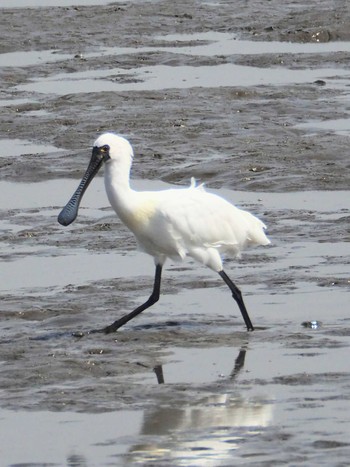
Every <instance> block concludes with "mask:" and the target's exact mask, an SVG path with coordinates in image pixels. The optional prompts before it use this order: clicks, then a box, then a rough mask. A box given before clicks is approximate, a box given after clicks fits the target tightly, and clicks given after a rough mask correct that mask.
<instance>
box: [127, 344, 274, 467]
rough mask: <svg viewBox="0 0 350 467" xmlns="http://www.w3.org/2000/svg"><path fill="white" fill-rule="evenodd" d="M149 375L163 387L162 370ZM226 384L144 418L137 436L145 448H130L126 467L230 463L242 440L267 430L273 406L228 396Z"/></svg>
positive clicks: (241, 356) (240, 363) (241, 357)
mask: <svg viewBox="0 0 350 467" xmlns="http://www.w3.org/2000/svg"><path fill="white" fill-rule="evenodd" d="M246 352H247V350H246V348H245V347H242V348H241V349H240V351H239V353H238V356H237V358H236V360H235V363H234V366H233V369H232V372H231V374H230V380H231V381H232V380H234V379H235V378H237V376H238V375H239V373H240V371H241V370H242V369H243V367H244V362H245V357H246ZM154 372H155V374H156V377H157V381H158V383H159V384H164V383H166V375H164V374H163V369H162V366H161V365H159V366H157V367H155V368H154ZM228 382H229V381H228V380H227V379H226V380H225V384H221V383H219V382H218V385H217V391H216V392H215V394H210V395H207V396H205V397H200V398H198V399H197V400H195V401H194V403H192V404H188V405H187V404H186V405H181V403H178V404H174V405H173V406H162V407H155V408H153V409H152V410H150V411H148V412H146V413H145V415H144V419H143V424H142V428H141V432H140V437H141V439H142V438H143V437H144V438H145V442H140V443H138V444H135V445H134V446H132V447H131V449H130V451H129V454H128V461H129V462H130V464H134V463H143V462H152V461H158V462H159V461H160V462H166V463H168V462H180V463H182V462H185V464H184V465H186V466H188V467H190V466H194V465H196V466H198V465H201V466H217V465H221V464H222V462H225V461H226V462H229V461H230V458H231V456H232V452H233V450H235V449H237V447H238V446H239V443H240V442H241V440H242V439H243V437H246V436H249V434H252V433H254V435H256V434H257V433H258V432H259V430H261V429H262V428H263V427H265V426H267V425H268V424H269V422H270V420H271V417H272V404H271V403H266V402H265V401H262V400H261V401H259V400H254V401H248V400H245V399H243V398H240V397H233V396H232V395H230V394H228V393H227V383H228ZM225 388H226V389H225ZM220 389H222V391H220ZM157 465H158V464H157ZM181 465H182V464H181Z"/></svg>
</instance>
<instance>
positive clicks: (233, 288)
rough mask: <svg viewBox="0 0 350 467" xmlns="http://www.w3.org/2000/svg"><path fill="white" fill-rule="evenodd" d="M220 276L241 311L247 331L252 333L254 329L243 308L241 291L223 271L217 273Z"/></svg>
mask: <svg viewBox="0 0 350 467" xmlns="http://www.w3.org/2000/svg"><path fill="white" fill-rule="evenodd" d="M219 274H220V276H221V277H222V278H223V279H224V281H225V283H226V284H227V285H228V287H229V288H230V290H231V292H232V297H233V298H234V299H235V300H236V302H237V305H238V306H239V309H240V310H241V313H242V316H243V319H244V322H245V325H246V326H247V330H248V331H254V327H253V325H252V322H251V321H250V318H249V315H248V311H247V309H246V307H245V304H244V301H243V298H242V294H241V291H240V290H239V288H238V287H237V286H236V285H235V284H234V283H233V282H232V281H231V279H230V278H229V277H228V275H227V274H226V272H225V271H224V270H222V271H219Z"/></svg>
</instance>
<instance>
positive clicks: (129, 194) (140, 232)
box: [58, 133, 270, 333]
mask: <svg viewBox="0 0 350 467" xmlns="http://www.w3.org/2000/svg"><path fill="white" fill-rule="evenodd" d="M132 159H133V150H132V147H131V145H130V143H129V142H128V141H127V140H126V139H125V138H123V137H121V136H118V135H115V134H113V133H105V134H103V135H101V136H100V137H99V138H97V140H96V141H95V143H94V146H93V149H92V156H91V160H90V163H89V166H88V168H87V170H86V172H85V175H84V176H83V178H82V180H81V182H80V184H79V186H78V188H77V190H76V191H75V193H74V194H73V196H72V198H71V199H70V200H69V201H68V203H67V205H66V206H65V207H64V208H63V209H62V211H61V213H60V214H59V216H58V222H59V223H60V224H62V225H69V224H71V223H72V222H73V221H74V220H75V218H76V217H77V214H78V209H79V204H80V201H81V199H82V197H83V194H84V192H85V190H86V188H87V187H88V185H89V183H90V182H91V180H92V179H93V177H94V176H95V175H96V174H97V172H98V170H99V168H100V167H101V165H102V163H103V162H104V163H105V188H106V192H107V196H108V199H109V202H110V203H111V206H112V207H113V209H114V210H115V212H116V213H117V214H118V216H119V217H120V219H121V220H122V222H124V224H125V225H126V226H127V227H128V228H129V229H130V230H131V231H132V233H133V234H134V236H135V237H136V240H137V243H138V245H139V247H140V249H141V250H143V251H144V252H146V253H148V254H149V255H151V256H153V258H154V262H155V266H156V272H155V278H154V286H153V291H152V293H151V295H150V297H149V299H148V300H147V301H146V302H145V303H143V304H142V305H140V306H139V307H137V308H136V309H135V310H134V311H132V312H131V313H129V314H127V315H124V316H122V317H121V318H120V319H118V320H116V321H115V322H114V323H112V324H111V325H110V326H107V327H105V328H103V329H100V330H98V331H101V332H105V333H110V332H114V331H116V330H117V329H119V328H120V327H121V326H123V325H124V324H125V323H127V322H128V321H130V320H131V319H132V318H134V317H135V316H137V315H138V314H139V313H141V312H142V311H143V310H145V309H146V308H149V307H150V306H152V305H153V304H154V303H156V302H157V301H158V299H159V295H160V283H161V274H162V267H163V265H164V262H165V260H166V259H167V258H171V259H175V260H183V259H184V258H185V257H186V256H190V257H192V258H193V259H195V260H197V261H199V262H200V263H202V264H204V265H206V266H208V267H209V268H210V269H212V270H213V271H216V272H217V273H218V274H219V275H220V276H221V277H222V279H223V280H224V281H225V283H226V284H227V285H228V287H229V288H230V290H231V292H232V296H233V298H234V299H235V300H236V302H237V304H238V306H239V309H240V311H241V313H242V316H243V319H244V322H245V324H246V326H247V329H248V331H253V329H254V327H253V324H252V322H251V320H250V318H249V315H248V312H247V309H246V307H245V304H244V301H243V298H242V294H241V292H240V290H239V289H238V287H237V286H236V285H235V284H234V283H233V282H232V281H231V279H230V278H229V277H228V276H227V274H226V273H225V271H224V270H223V266H222V259H221V254H222V253H223V254H226V255H228V256H232V257H238V256H239V255H240V252H241V251H242V250H243V249H244V248H245V247H247V246H253V245H268V244H269V243H270V241H269V239H268V238H267V237H266V235H265V233H264V229H265V228H266V226H265V225H264V224H263V223H262V222H261V221H260V220H259V219H257V218H256V217H255V216H253V215H252V214H250V213H249V212H247V211H243V210H242V209H238V208H237V207H235V206H233V205H232V204H231V203H229V202H228V201H226V200H225V199H223V198H221V197H220V196H217V195H215V194H212V193H208V192H206V191H205V190H204V188H203V186H197V187H196V186H195V183H191V186H190V187H189V188H179V189H176V188H174V189H169V190H163V191H142V192H139V191H135V190H133V189H132V188H131V187H130V169H131V164H132Z"/></svg>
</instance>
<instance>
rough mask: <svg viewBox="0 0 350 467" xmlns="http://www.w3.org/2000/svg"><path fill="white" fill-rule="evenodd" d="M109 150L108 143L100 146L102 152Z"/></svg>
mask: <svg viewBox="0 0 350 467" xmlns="http://www.w3.org/2000/svg"><path fill="white" fill-rule="evenodd" d="M108 151H109V146H108V144H105V145H104V146H101V147H100V152H103V153H105V152H108Z"/></svg>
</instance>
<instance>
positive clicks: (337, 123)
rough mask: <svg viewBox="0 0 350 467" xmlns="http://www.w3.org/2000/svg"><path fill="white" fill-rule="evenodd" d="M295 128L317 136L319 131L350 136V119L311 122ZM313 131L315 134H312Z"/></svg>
mask: <svg viewBox="0 0 350 467" xmlns="http://www.w3.org/2000/svg"><path fill="white" fill-rule="evenodd" d="M294 128H299V129H301V130H308V133H309V134H313V135H316V134H317V132H319V131H327V132H331V133H334V134H336V135H341V136H349V135H350V118H338V119H334V120H333V119H329V120H324V121H311V122H305V123H300V124H298V125H295V127H294ZM312 130H314V131H315V133H312Z"/></svg>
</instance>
